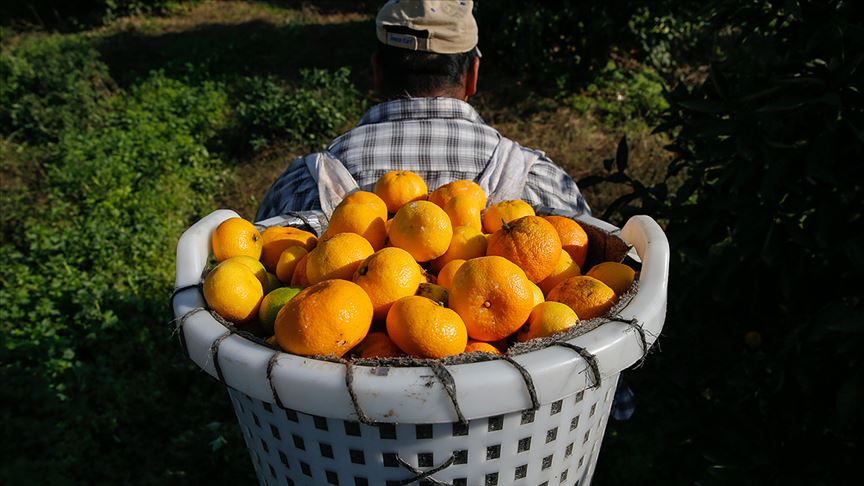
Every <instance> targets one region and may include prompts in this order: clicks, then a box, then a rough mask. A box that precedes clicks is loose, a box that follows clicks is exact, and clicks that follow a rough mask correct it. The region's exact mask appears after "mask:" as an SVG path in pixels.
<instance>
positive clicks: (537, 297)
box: [531, 282, 546, 307]
mask: <svg viewBox="0 0 864 486" xmlns="http://www.w3.org/2000/svg"><path fill="white" fill-rule="evenodd" d="M531 292H532V296H533V297H534V301H533V305H534V307H536V306H537V304H542V303H543V302H545V301H546V298H545V297H543V291H542V290H540V287H538V286H537V284H535V283H534V282H531Z"/></svg>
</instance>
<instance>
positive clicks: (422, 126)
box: [257, 98, 590, 221]
mask: <svg viewBox="0 0 864 486" xmlns="http://www.w3.org/2000/svg"><path fill="white" fill-rule="evenodd" d="M501 138H502V135H501V134H500V133H498V131H497V130H495V129H494V128H492V127H490V126H489V125H486V123H485V122H484V121H483V119H482V118H480V115H479V114H478V113H477V112H476V111H475V110H474V108H472V107H471V105H469V104H468V103H465V102H463V101H459V100H456V99H452V98H411V99H400V100H393V101H388V102H385V103H381V104H379V105H376V106H374V107H372V108H371V109H370V110H369V111H368V112H367V113H366V114H365V115H364V116H363V118H362V119H361V120H360V123H359V124H358V126H357V127H355V128H354V129H352V130H350V131H348V132H347V133H345V134H343V135H341V136H340V137H338V138H336V139H335V140H334V141H333V142H332V143H331V144H330V146H329V147H328V148H327V150H328V151H329V152H330V153H331V154H332V155H333V156H334V157H336V158H337V159H339V160H341V161H342V162H343V163H344V164H345V167H346V168H347V169H348V172H350V173H351V175H352V176H354V178H355V179H356V180H357V183H358V185H359V186H360V188H361V189H362V190H367V191H371V190H372V187H373V186H374V184H375V181H377V180H378V178H379V177H381V176H382V175H383V174H384V173H386V172H388V171H391V170H411V171H414V172H416V173H417V174H418V175H419V176H420V177H422V178H423V179H424V180H425V181H426V184H427V185H428V186H429V190H434V189H435V188H437V187H439V186H442V185H444V184H446V183H448V182H450V181H454V180H458V179H472V180H474V179H476V178H477V176H478V175H479V174H480V173H481V172H483V169H484V168H485V167H486V163H487V162H488V161H489V159H490V158H491V156H492V152H493V151H494V150H495V147H496V146H497V145H498V142H499V140H500V139H501ZM522 199H524V200H526V201H528V202H529V203H531V204H532V205H533V206H535V207H540V206H542V207H548V208H555V209H562V210H566V211H574V212H579V213H581V212H589V211H590V209H589V208H588V205H587V204H586V203H585V199H584V198H583V197H582V194H581V193H580V192H579V188H578V187H577V186H576V183H575V182H574V181H573V179H572V178H570V176H569V175H567V173H566V172H564V171H563V170H562V169H561V168H560V167H558V166H557V165H555V164H554V163H553V162H552V161H551V160H549V159H548V158H547V157H545V156H544V157H541V158H540V160H538V161H537V163H536V164H534V166H533V167H532V169H531V172H530V173H529V175H528V182H527V184H526V186H525V190H524V192H523V195H522ZM320 207H321V204H320V201H319V200H318V187H317V184H316V182H315V179H314V178H313V177H312V175H311V174H310V173H309V170H308V169H307V168H306V165H305V164H304V163H303V161H302V159H296V160H294V161H293V162H292V163H291V164H290V165H289V167H288V169H287V170H286V171H285V172H284V173H283V174H282V175H281V176H280V177H279V179H277V180H276V182H275V183H273V185H272V186H271V187H270V190H268V191H267V194H266V195H265V196H264V200H263V201H262V203H261V206H260V207H259V209H258V214H257V220H259V221H260V220H263V219H266V218H269V217H273V216H278V215H281V214H285V213H286V212H288V211H302V210H310V209H320Z"/></svg>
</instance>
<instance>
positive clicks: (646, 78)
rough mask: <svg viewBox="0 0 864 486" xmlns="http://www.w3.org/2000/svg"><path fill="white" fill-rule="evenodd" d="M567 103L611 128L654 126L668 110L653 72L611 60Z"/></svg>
mask: <svg viewBox="0 0 864 486" xmlns="http://www.w3.org/2000/svg"><path fill="white" fill-rule="evenodd" d="M569 103H570V105H571V106H573V108H575V109H576V110H577V111H579V112H581V113H585V114H591V115H593V116H595V117H598V118H600V119H602V120H603V122H604V123H606V124H608V125H611V126H627V125H629V126H631V127H632V126H633V125H634V124H637V125H644V124H650V125H653V124H654V123H656V122H657V121H659V119H660V116H661V115H662V114H663V112H664V111H665V110H666V109H668V108H669V103H668V102H667V101H666V98H665V97H664V96H663V79H662V78H661V77H660V75H658V74H657V72H656V71H654V70H653V69H651V68H647V67H643V66H639V65H636V66H632V67H619V66H617V65H616V64H615V62H612V61H610V62H609V64H607V65H606V67H605V68H603V70H602V71H600V72H599V73H598V74H597V76H595V77H594V79H593V80H592V81H591V83H589V84H588V86H586V87H585V88H584V89H583V90H582V91H581V92H580V93H579V94H577V95H574V96H572V97H570V100H569Z"/></svg>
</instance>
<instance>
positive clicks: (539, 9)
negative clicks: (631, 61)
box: [476, 0, 636, 91]
mask: <svg viewBox="0 0 864 486" xmlns="http://www.w3.org/2000/svg"><path fill="white" fill-rule="evenodd" d="M635 8H636V3H634V2H630V1H625V0H611V1H610V0H605V1H595V0H591V1H584V0H554V1H542V2H541V1H539V0H531V1H525V0H494V1H492V0H480V1H478V3H477V12H476V16H477V22H478V24H479V25H480V26H481V28H480V45H481V47H482V48H483V49H484V50H488V51H491V52H493V53H495V55H496V56H497V57H498V58H499V59H502V60H503V59H506V60H507V62H506V65H507V66H508V67H509V69H511V70H513V71H514V72H515V73H517V75H518V76H520V77H522V78H525V79H528V80H529V81H530V82H531V83H532V84H533V85H534V87H535V89H538V90H539V89H547V90H548V89H552V90H559V91H560V90H561V89H567V88H572V87H574V86H578V85H579V84H581V83H582V82H584V80H585V79H588V78H589V77H590V74H591V73H593V72H594V71H596V70H598V69H600V68H602V67H603V66H605V65H606V62H607V60H608V59H609V53H610V52H611V50H612V47H613V46H615V45H616V44H618V43H620V42H621V36H622V34H623V35H626V33H627V22H628V20H629V18H630V17H631V15H632V14H633V12H634V11H635ZM502 65H504V63H502Z"/></svg>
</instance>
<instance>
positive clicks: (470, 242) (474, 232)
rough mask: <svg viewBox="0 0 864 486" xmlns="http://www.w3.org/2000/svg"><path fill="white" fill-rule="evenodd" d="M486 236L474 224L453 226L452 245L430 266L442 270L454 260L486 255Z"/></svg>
mask: <svg viewBox="0 0 864 486" xmlns="http://www.w3.org/2000/svg"><path fill="white" fill-rule="evenodd" d="M486 245H487V241H486V237H485V236H483V233H481V232H480V230H479V229H477V228H474V227H473V226H456V227H455V228H453V238H451V239H450V246H449V247H447V251H446V252H444V254H443V255H441V256H440V257H438V258H436V259H434V260H432V263H431V265H430V267H431V268H432V271H433V272H440V271H441V269H442V268H444V265H447V264H448V263H450V262H451V261H453V260H457V259H458V260H470V259H472V258H477V257H481V256H485V255H486Z"/></svg>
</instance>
